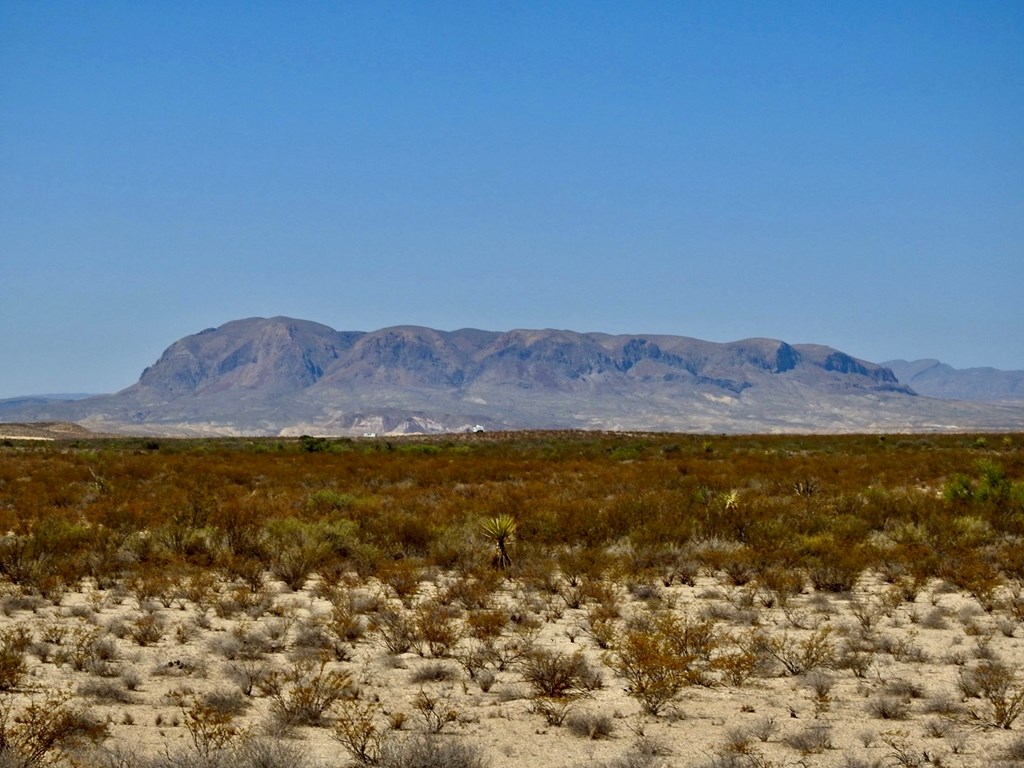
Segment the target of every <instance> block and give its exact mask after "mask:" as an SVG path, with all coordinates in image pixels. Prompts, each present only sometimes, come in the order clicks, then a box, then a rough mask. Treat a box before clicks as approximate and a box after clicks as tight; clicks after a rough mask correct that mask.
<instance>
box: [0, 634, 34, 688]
mask: <svg viewBox="0 0 1024 768" xmlns="http://www.w3.org/2000/svg"><path fill="white" fill-rule="evenodd" d="M31 642H32V635H31V634H29V633H28V631H27V630H26V629H25V628H24V627H21V626H14V627H8V628H7V629H5V630H3V632H0V691H9V690H11V689H12V688H17V687H18V686H19V685H21V682H22V680H23V679H24V678H25V675H26V674H27V673H28V667H27V666H26V665H25V651H26V649H27V648H28V647H29V644H30V643H31Z"/></svg>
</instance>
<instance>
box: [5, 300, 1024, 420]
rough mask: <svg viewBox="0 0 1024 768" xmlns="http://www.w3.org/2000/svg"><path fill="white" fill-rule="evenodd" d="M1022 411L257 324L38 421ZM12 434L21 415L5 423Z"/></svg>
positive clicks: (732, 350)
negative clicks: (10, 425)
mask: <svg viewBox="0 0 1024 768" xmlns="http://www.w3.org/2000/svg"><path fill="white" fill-rule="evenodd" d="M1022 414H1024V408H1017V409H1015V408H1012V407H1011V408H1004V409H999V408H996V407H992V406H985V407H983V406H979V405H977V404H969V403H955V404H950V403H942V402H940V401H934V400H929V399H927V398H919V397H917V396H916V394H915V392H914V390H913V389H911V388H910V387H908V386H906V385H905V384H904V383H901V382H900V381H898V380H897V378H896V376H895V375H894V374H893V372H892V371H891V370H889V369H888V368H886V367H885V366H882V365H877V364H875V363H870V362H867V361H864V360H859V359H857V358H854V357H852V356H850V355H848V354H846V353H844V352H841V351H839V350H836V349H833V348H831V347H826V346H821V345H814V344H789V343H787V342H784V341H779V340H776V339H760V338H755V339H745V340H742V341H736V342H730V343H714V342H709V341H702V340H700V339H692V338H688V337H683V336H669V335H653V334H646V335H643V334H641V335H609V334H600V333H578V332H575V331H568V330H552V329H539V330H529V329H517V330H512V331H506V332H495V331H481V330H477V329H462V330H457V331H439V330H435V329H431V328H421V327H416V326H396V327H391V328H383V329H380V330H377V331H371V332H362V331H348V332H341V331H336V330H334V329H332V328H329V327H328V326H326V325H322V324H319V323H314V322H310V321H306V320H297V319H293V318H287V317H274V318H249V319H245V320H236V321H233V322H229V323H226V324H224V325H223V326H220V327H219V328H211V329H207V330H205V331H202V332H200V333H196V334H194V335H190V336H186V337H185V338H183V339H180V340H178V341H176V342H174V343H173V344H172V345H171V346H170V347H168V348H167V350H166V351H165V352H164V353H163V355H161V357H160V358H159V360H157V362H156V363H154V364H153V365H152V366H150V367H149V368H147V369H146V370H145V371H144V372H143V373H142V376H141V377H140V379H139V381H138V382H137V383H136V384H134V385H132V386H131V387H128V388H127V389H125V390H123V391H122V392H119V393H117V394H116V395H110V396H105V397H97V398H89V399H87V400H83V401H78V402H75V403H59V404H56V403H48V404H44V405H38V406H36V408H35V410H34V411H32V415H33V416H34V417H35V418H60V419H70V420H76V421H81V420H89V422H90V424H91V425H92V426H93V427H96V426H100V427H103V428H111V427H113V428H117V425H119V424H120V425H131V426H133V427H135V428H139V429H141V428H151V429H152V430H154V431H161V430H163V431H173V430H174V429H176V428H180V429H181V430H184V431H187V432H188V433H195V432H196V431H197V430H199V431H202V430H207V431H210V432H212V433H216V434H224V433H234V434H246V433H249V434H279V433H282V432H287V433H292V432H294V430H295V429H302V430H304V431H308V432H311V433H312V432H321V433H327V432H331V433H338V434H345V433H359V432H361V431H363V430H366V429H367V425H371V424H379V425H380V428H381V429H386V430H389V431H406V432H408V431H452V430H461V429H465V428H468V427H469V426H472V425H477V424H482V425H484V426H486V427H488V428H491V429H525V428H540V429H543V428H580V429H631V430H671V431H726V432H744V431H745V432H770V431H865V430H869V431H893V430H897V431H907V430H936V429H939V430H942V429H1012V428H1018V427H1024V416H1022ZM20 415H21V416H22V417H24V416H25V415H26V414H25V413H21V414H20ZM3 416H4V418H6V419H7V420H9V421H13V420H15V418H16V415H15V414H13V413H12V414H7V413H4V414H3Z"/></svg>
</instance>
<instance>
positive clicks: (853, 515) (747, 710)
mask: <svg viewBox="0 0 1024 768" xmlns="http://www.w3.org/2000/svg"><path fill="white" fill-rule="evenodd" d="M0 531H4V532H6V533H4V534H3V535H2V536H0V766H3V767H6V766H20V767H24V768H33V767H34V766H43V765H51V764H55V765H79V766H107V767H109V768H136V767H138V768H164V767H166V768H172V767H174V766H181V767H183V768H186V767H191V766H211V767H212V766H240V767H242V768H250V767H251V768H274V767H275V766H288V767H289V768H305V767H306V766H309V767H310V768H312V767H313V766H344V765H380V766H403V768H418V767H420V766H424V767H426V766H452V767H453V768H458V767H459V766H493V767H494V768H501V767H503V766H517V765H536V764H538V763H542V764H543V765H544V766H545V768H559V767H561V766H566V767H567V768H568V767H575V766H606V767H607V768H613V767H614V768H619V767H621V768H627V767H630V766H695V767H697V768H784V767H789V766H792V767H793V768H796V767H797V766H801V767H803V768H809V767H811V766H823V767H824V766H837V767H840V768H881V767H882V766H894V767H895V768H922V767H923V766H926V765H932V766H937V767H938V766H964V767H965V768H966V767H968V766H983V765H984V766H1007V768H1009V767H1012V766H1024V735H1021V729H1022V728H1024V726H1022V724H1024V642H1022V639H1021V638H1022V637H1024V436H1022V435H983V436H978V435H942V436H900V435H885V436H877V435H873V436H771V437H764V436H759V437H708V436H686V435H647V434H643V435H624V434H597V433H514V434H486V435H472V436H458V437H450V438H447V437H446V438H402V439H393V440H384V439H366V440H348V439H336V440H335V439H325V438H313V437H303V438H299V439H297V440H273V439H265V440H263V439H261V440H243V439H237V440H164V439H162V440H159V441H156V440H145V439H115V440H84V439H83V440H75V441H56V442H53V443H45V444H42V443H39V442H30V441H19V440H5V441H2V443H0Z"/></svg>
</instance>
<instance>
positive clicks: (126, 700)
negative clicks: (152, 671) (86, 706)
mask: <svg viewBox="0 0 1024 768" xmlns="http://www.w3.org/2000/svg"><path fill="white" fill-rule="evenodd" d="M78 694H79V695H80V696H88V697H90V698H92V699H94V700H96V701H98V702H102V703H107V704H131V703H133V702H134V701H135V697H134V696H132V694H131V692H130V691H128V689H127V688H125V687H124V685H123V684H122V683H118V682H115V681H113V680H85V681H83V682H82V683H80V684H79V686H78Z"/></svg>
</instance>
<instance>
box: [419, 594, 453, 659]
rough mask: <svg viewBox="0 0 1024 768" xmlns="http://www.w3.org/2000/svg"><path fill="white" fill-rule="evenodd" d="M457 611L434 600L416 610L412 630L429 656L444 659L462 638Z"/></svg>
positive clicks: (426, 602) (422, 604) (424, 603)
mask: <svg viewBox="0 0 1024 768" xmlns="http://www.w3.org/2000/svg"><path fill="white" fill-rule="evenodd" d="M458 615H459V614H458V611H457V610H456V609H454V608H452V607H451V606H449V605H444V604H443V603H441V602H438V601H436V600H427V601H425V602H423V603H421V604H420V605H419V606H418V607H417V609H416V616H415V619H414V628H415V632H416V635H417V637H418V639H419V641H420V644H421V653H422V645H426V649H427V650H428V651H429V652H430V655H431V656H435V657H437V658H445V657H447V656H450V655H451V652H452V650H453V649H454V647H455V645H456V643H458V642H459V640H460V639H461V637H462V630H461V628H460V627H459V625H458Z"/></svg>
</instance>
